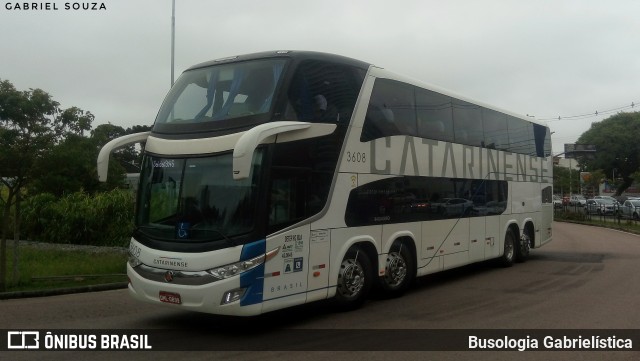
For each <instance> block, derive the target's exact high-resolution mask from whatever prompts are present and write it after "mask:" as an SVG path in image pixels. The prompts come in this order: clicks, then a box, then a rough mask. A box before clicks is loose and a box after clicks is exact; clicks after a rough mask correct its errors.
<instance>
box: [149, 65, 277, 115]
mask: <svg viewBox="0 0 640 361" xmlns="http://www.w3.org/2000/svg"><path fill="white" fill-rule="evenodd" d="M285 62H286V60H283V59H269V60H258V61H247V62H239V63H228V64H221V65H217V66H212V67H208V68H200V69H194V70H189V71H186V72H184V73H183V74H182V75H181V76H180V78H179V79H178V80H177V82H176V84H175V85H174V86H173V87H172V88H171V91H170V92H169V95H168V96H167V99H166V100H165V102H164V103H163V104H162V107H161V108H160V112H159V113H158V117H157V118H156V125H157V124H193V123H203V122H211V121H219V120H226V119H232V118H237V117H243V116H249V115H255V114H264V113H268V112H269V111H270V110H271V106H272V104H273V101H274V93H275V90H276V87H277V85H278V82H279V81H280V79H281V78H282V74H283V69H284V66H285Z"/></svg>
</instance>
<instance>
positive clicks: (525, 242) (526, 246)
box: [516, 227, 532, 262]
mask: <svg viewBox="0 0 640 361" xmlns="http://www.w3.org/2000/svg"><path fill="white" fill-rule="evenodd" d="M531 237H532V234H531V229H530V228H529V227H525V228H524V231H523V232H522V237H520V241H519V242H518V247H517V248H516V261H517V262H525V261H526V260H527V259H528V258H529V253H530V251H531V239H532V238H531Z"/></svg>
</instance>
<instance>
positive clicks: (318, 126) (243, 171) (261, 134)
mask: <svg viewBox="0 0 640 361" xmlns="http://www.w3.org/2000/svg"><path fill="white" fill-rule="evenodd" d="M336 127H337V126H336V125H335V124H325V123H306V122H292V121H280V122H272V123H265V124H260V125H258V126H257V127H254V128H251V129H250V130H248V131H247V132H246V133H244V134H243V135H242V136H241V137H240V139H238V141H237V142H236V145H235V147H234V149H233V179H235V180H240V179H245V178H247V177H249V173H250V171H251V164H252V161H253V153H254V152H255V150H256V147H257V146H258V145H259V144H261V143H263V142H265V141H267V138H270V137H274V139H272V140H271V141H272V142H273V141H276V139H275V136H278V138H277V141H278V142H290V141H294V140H301V139H308V138H316V137H321V136H324V135H328V134H331V133H333V132H334V131H335V130H336ZM285 133H286V134H285Z"/></svg>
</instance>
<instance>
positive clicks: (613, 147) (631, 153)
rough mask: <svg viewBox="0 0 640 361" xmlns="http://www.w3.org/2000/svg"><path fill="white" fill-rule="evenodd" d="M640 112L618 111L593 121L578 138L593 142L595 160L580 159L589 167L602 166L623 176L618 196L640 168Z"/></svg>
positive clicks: (604, 171)
mask: <svg viewBox="0 0 640 361" xmlns="http://www.w3.org/2000/svg"><path fill="white" fill-rule="evenodd" d="M638 134H640V112H633V113H618V114H616V115H614V116H611V117H609V118H607V119H605V120H603V121H600V122H595V123H593V124H591V128H590V129H589V130H587V131H586V132H584V133H583V134H582V135H581V136H580V138H578V141H577V143H578V144H593V145H595V146H596V153H595V156H594V157H593V159H587V158H582V159H580V164H581V165H586V166H587V169H601V170H602V172H603V173H604V174H607V175H609V174H613V173H614V172H615V175H616V178H620V179H622V182H620V183H619V184H618V188H617V190H616V195H620V194H622V192H624V191H625V190H626V189H627V188H629V186H630V185H631V184H632V183H633V181H634V173H635V172H637V171H638V170H639V169H640V142H638Z"/></svg>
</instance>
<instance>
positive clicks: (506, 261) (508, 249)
mask: <svg viewBox="0 0 640 361" xmlns="http://www.w3.org/2000/svg"><path fill="white" fill-rule="evenodd" d="M515 256H516V237H515V235H514V234H513V230H511V228H509V229H507V234H506V235H505V236H504V253H503V254H502V257H500V264H501V265H502V266H503V267H511V266H513V262H514V261H515V258H516V257H515Z"/></svg>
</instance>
